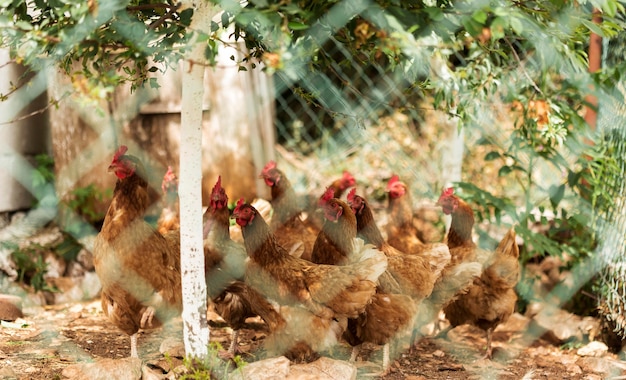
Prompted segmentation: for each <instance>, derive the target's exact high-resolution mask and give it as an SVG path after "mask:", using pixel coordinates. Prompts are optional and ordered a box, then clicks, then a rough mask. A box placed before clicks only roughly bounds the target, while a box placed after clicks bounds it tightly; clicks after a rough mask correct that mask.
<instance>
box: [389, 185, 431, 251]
mask: <svg viewBox="0 0 626 380" xmlns="http://www.w3.org/2000/svg"><path fill="white" fill-rule="evenodd" d="M386 191H387V192H388V193H389V203H388V206H387V213H388V215H389V217H388V220H389V222H388V223H387V225H386V226H385V232H386V233H387V243H389V245H391V246H393V247H395V248H397V249H399V250H400V251H402V252H405V253H408V254H413V253H419V252H421V251H424V250H428V249H429V247H427V244H425V243H424V242H425V241H427V240H426V239H429V240H428V241H439V240H438V239H435V240H432V239H433V236H439V233H437V232H436V231H434V227H433V226H432V224H430V223H426V222H425V221H423V220H420V219H418V218H417V217H416V213H415V210H414V209H413V200H412V197H411V193H410V192H409V188H408V186H407V185H406V184H405V183H404V182H401V181H400V179H399V177H398V176H397V175H394V176H392V177H391V179H389V182H388V183H387V187H386ZM418 225H419V226H420V228H418V227H417V226H418Z"/></svg>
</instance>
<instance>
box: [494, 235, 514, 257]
mask: <svg viewBox="0 0 626 380" xmlns="http://www.w3.org/2000/svg"><path fill="white" fill-rule="evenodd" d="M515 238H516V234H515V229H514V228H512V227H511V229H510V230H509V231H508V232H507V233H506V235H504V237H503V238H502V240H500V243H499V244H498V246H497V247H496V255H498V256H500V255H507V256H511V257H515V258H518V257H519V247H518V245H517V242H516V241H515Z"/></svg>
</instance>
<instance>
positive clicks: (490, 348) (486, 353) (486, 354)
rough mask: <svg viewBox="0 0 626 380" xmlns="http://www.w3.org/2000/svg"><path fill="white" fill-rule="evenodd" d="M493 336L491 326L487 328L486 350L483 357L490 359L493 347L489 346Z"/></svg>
mask: <svg viewBox="0 0 626 380" xmlns="http://www.w3.org/2000/svg"><path fill="white" fill-rule="evenodd" d="M492 337H493V328H491V327H490V328H488V329H487V352H485V356H484V357H483V359H490V360H491V359H492V357H493V349H492V347H491V339H492Z"/></svg>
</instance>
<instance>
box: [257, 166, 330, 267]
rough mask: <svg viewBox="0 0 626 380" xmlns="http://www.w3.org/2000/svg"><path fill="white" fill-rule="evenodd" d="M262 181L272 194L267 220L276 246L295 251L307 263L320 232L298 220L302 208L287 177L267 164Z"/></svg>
mask: <svg viewBox="0 0 626 380" xmlns="http://www.w3.org/2000/svg"><path fill="white" fill-rule="evenodd" d="M261 178H263V180H264V181H265V184H266V185H267V186H269V187H270V189H271V193H272V200H271V202H270V203H271V204H272V209H273V214H272V218H271V220H270V231H272V233H274V235H275V236H276V239H277V240H278V244H280V245H281V246H283V247H285V248H287V249H289V250H294V249H295V248H294V247H296V246H297V245H302V248H301V250H299V252H301V253H300V257H301V258H303V259H305V260H310V258H311V251H312V250H313V244H314V242H315V238H316V236H317V233H318V232H319V229H318V228H316V227H315V226H313V225H310V224H309V225H306V224H305V222H304V221H303V220H302V219H301V211H302V210H301V207H300V206H299V204H298V197H297V196H296V193H295V191H294V189H293V187H292V186H291V183H290V182H289V179H287V176H285V174H284V173H283V172H282V171H280V170H279V169H278V168H277V167H276V162H274V161H270V162H268V163H267V165H265V167H264V168H263V170H262V171H261Z"/></svg>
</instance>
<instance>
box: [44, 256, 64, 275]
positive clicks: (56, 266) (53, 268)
mask: <svg viewBox="0 0 626 380" xmlns="http://www.w3.org/2000/svg"><path fill="white" fill-rule="evenodd" d="M44 261H45V263H46V273H45V274H44V276H43V277H44V278H45V279H52V278H57V277H63V275H64V274H65V270H66V269H67V262H66V261H65V260H64V259H63V258H62V257H59V256H57V254H56V253H54V252H46V253H45V254H44Z"/></svg>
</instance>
